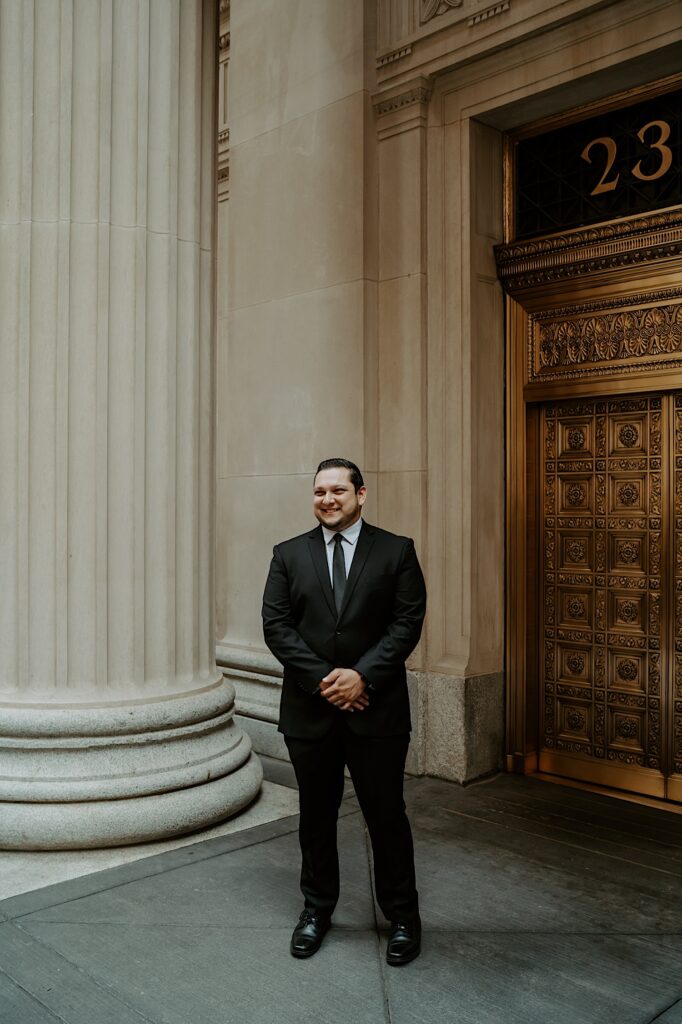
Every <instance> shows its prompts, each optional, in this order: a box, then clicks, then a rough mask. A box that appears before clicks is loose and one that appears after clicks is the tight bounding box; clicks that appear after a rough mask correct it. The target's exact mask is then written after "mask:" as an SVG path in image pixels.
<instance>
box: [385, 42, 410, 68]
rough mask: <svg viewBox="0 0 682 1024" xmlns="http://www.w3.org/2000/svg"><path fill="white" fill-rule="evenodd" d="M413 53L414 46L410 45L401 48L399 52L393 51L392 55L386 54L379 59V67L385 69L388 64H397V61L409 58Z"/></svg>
mask: <svg viewBox="0 0 682 1024" xmlns="http://www.w3.org/2000/svg"><path fill="white" fill-rule="evenodd" d="M411 53H412V46H411V44H410V43H408V44H407V46H401V47H400V49H398V50H391V52H390V53H384V54H383V55H382V56H381V57H377V67H378V68H383V67H386V65H387V64H395V62H396V61H397V60H402V58H403V57H409V56H410V54H411Z"/></svg>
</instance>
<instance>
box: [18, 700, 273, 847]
mask: <svg viewBox="0 0 682 1024" xmlns="http://www.w3.org/2000/svg"><path fill="white" fill-rule="evenodd" d="M233 716H234V689H233V688H232V686H231V685H230V684H228V683H225V682H223V681H222V680H217V681H214V682H211V683H209V684H208V685H207V686H205V687H203V688H202V689H201V690H198V691H195V692H192V691H190V692H186V693H184V694H178V695H176V696H175V697H173V696H169V697H166V698H165V699H159V698H158V697H157V698H156V699H151V700H142V701H140V700H138V701H132V700H131V701H129V702H127V703H126V704H123V703H118V702H111V703H110V704H108V705H99V706H95V707H92V706H90V707H86V706H83V705H80V706H76V705H73V706H71V707H70V708H69V707H68V706H65V705H64V704H61V705H59V706H57V705H53V706H52V707H50V706H49V705H46V704H42V705H32V706H31V705H29V706H26V705H23V706H19V705H14V706H12V705H9V704H4V705H2V706H0V722H2V726H0V849H5V850H66V849H89V848H96V847H104V846H125V845H129V844H131V843H140V842H145V841H148V840H154V839H167V838H169V837H171V836H175V835H182V834H184V833H187V832H193V831H196V830H198V829H201V828H207V827H208V826H209V825H214V824H215V823H216V822H218V821H222V820H224V819H225V818H228V817H230V816H231V815H233V814H236V813H237V812H238V811H240V810H241V809H242V808H243V807H245V806H246V805H247V804H249V803H250V802H251V801H252V800H253V799H254V797H255V796H256V795H257V794H258V792H259V790H260V786H261V782H262V778H263V772H262V768H261V765H260V762H259V761H258V759H257V757H256V756H255V754H253V753H252V750H251V741H250V739H249V738H248V736H247V735H245V733H243V732H242V731H241V730H240V729H239V728H238V726H237V725H236V724H235V722H234V718H233Z"/></svg>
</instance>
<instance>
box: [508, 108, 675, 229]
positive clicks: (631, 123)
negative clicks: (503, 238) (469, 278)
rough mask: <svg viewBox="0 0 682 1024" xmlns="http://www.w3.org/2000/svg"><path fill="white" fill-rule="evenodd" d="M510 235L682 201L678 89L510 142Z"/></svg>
mask: <svg viewBox="0 0 682 1024" xmlns="http://www.w3.org/2000/svg"><path fill="white" fill-rule="evenodd" d="M515 182H516V189H515V191H516V231H515V237H516V238H518V239H521V238H530V237H532V236H533V235H544V234H550V233H552V232H554V231H560V230H563V229H567V228H574V227H580V226H581V225H584V224H594V223H597V222H598V221H605V220H612V219H615V218H618V217H626V216H629V215H632V214H636V213H646V212H649V211H652V210H659V209H663V208H665V207H668V206H676V205H678V204H680V203H682V90H679V89H677V90H676V91H674V92H668V93H664V94H663V95H660V96H657V97H655V98H654V99H649V100H646V101H644V102H640V103H634V104H632V105H630V106H627V107H622V108H621V109H619V110H611V111H608V112H607V113H604V114H600V115H598V116H597V117H590V118H588V119H586V120H584V121H578V122H575V123H573V124H568V125H565V126H563V127H561V128H557V129H554V130H553V131H549V132H545V133H543V134H542V135H534V136H531V137H530V138H526V139H520V140H519V141H518V142H517V143H516V146H515Z"/></svg>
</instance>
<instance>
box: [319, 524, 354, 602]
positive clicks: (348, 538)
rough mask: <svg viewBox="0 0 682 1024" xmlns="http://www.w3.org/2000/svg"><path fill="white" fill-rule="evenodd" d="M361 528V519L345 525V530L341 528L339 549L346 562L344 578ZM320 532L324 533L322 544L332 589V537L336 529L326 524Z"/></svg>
mask: <svg viewBox="0 0 682 1024" xmlns="http://www.w3.org/2000/svg"><path fill="white" fill-rule="evenodd" d="M361 529H362V519H358V520H357V522H355V523H353V525H352V526H349V527H347V529H345V530H341V537H342V538H343V539H342V541H341V550H342V551H343V558H344V561H345V563H346V578H348V574H349V572H350V566H351V562H352V561H353V555H354V554H355V547H356V545H357V542H358V537H359V536H360V530H361ZM322 533H323V534H324V546H325V550H326V552H327V567H328V568H329V579H330V581H331V585H332V589H333V588H334V537H336V534H337V533H338V530H337V531H334V530H328V529H327V527H326V526H323V527H322Z"/></svg>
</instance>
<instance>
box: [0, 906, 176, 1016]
mask: <svg viewBox="0 0 682 1024" xmlns="http://www.w3.org/2000/svg"><path fill="white" fill-rule="evenodd" d="M11 925H12V927H13V928H16V930H17V931H18V932H21V934H22V935H24V936H25V937H26V938H27V939H29V940H30V941H31V942H34V943H35V944H36V945H37V946H41V947H42V948H43V949H46V950H49V952H50V953H51V954H52V956H56V957H58V958H59V959H60V960H63V961H64V963H65V964H68V965H69V967H70V968H71V970H73V971H77V972H78V974H80V975H81V976H82V977H83V978H87V980H88V983H89V984H90V985H92V986H93V988H96V989H99V990H100V991H101V992H106V993H107V995H108V996H109V997H110V998H111V999H114V1000H115V1001H116V1002H117V1003H120V1004H121V1006H125V1008H126V1009H127V1010H130V1012H131V1013H133V1014H135V1016H136V1017H139V1018H140V1021H141V1022H143V1024H159V1022H158V1021H153V1020H152V1018H151V1017H147V1015H146V1014H144V1013H142V1011H141V1010H138V1009H137V1007H135V1006H131V1005H130V1003H128V1002H127V1001H126V1000H125V999H124V998H123V997H122V996H121V995H120V993H118V992H117V991H116V990H115V989H114V988H112V987H111V986H110V985H107V984H104V983H102V982H100V981H98V980H97V979H96V978H95V977H93V975H92V974H90V972H89V971H86V970H85V968H84V967H81V966H80V964H76V963H74V962H73V960H69V958H68V957H67V956H64V954H63V953H61V952H60V951H59V950H58V949H55V948H54V946H51V945H50V943H49V942H45V941H44V940H43V939H41V938H40V937H39V936H38V935H32V934H31V932H30V931H28V929H27V928H24V927H22V925H21V924H17V923H15V922H13V921H12V922H11ZM7 977H8V978H10V979H11V980H12V981H13V982H14V984H15V985H17V984H18V982H17V981H15V979H14V978H12V975H11V974H8V975H7ZM19 987H20V988H23V986H21V985H20V986H19ZM25 991H27V992H28V990H27V989H25ZM28 994H29V995H33V993H32V992H28ZM33 998H34V999H36V1001H37V1002H38V1003H40V1005H41V1006H43V1005H44V1006H45V1007H46V1009H47V1010H48V1011H49V1012H50V1013H52V1014H53V1015H54V1016H55V1017H56V1019H57V1020H59V1021H63V1022H64V1024H69V1021H68V1020H66V1018H64V1017H62V1016H61V1015H59V1014H57V1013H56V1012H55V1011H54V1010H52V1009H50V1007H49V1006H47V1005H46V1004H44V1003H43V1002H42V1000H40V999H38V997H37V996H33Z"/></svg>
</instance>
